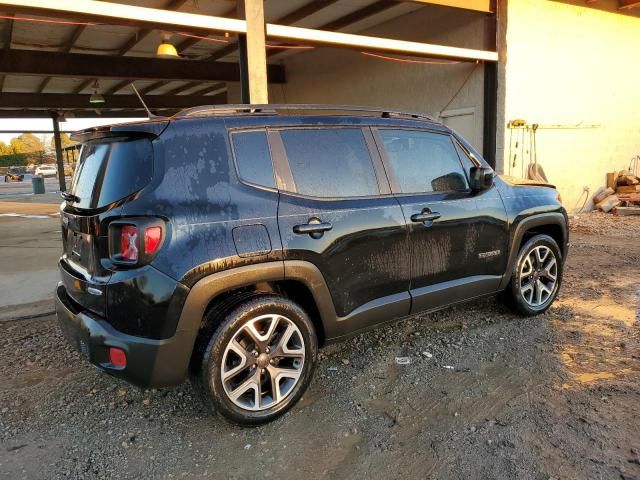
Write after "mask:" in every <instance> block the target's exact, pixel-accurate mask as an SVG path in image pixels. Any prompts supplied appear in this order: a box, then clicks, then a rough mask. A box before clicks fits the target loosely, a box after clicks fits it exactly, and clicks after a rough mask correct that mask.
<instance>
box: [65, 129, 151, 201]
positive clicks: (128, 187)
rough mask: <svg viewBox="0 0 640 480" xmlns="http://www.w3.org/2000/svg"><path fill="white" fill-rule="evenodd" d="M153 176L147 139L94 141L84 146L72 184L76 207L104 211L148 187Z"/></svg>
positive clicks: (149, 144) (149, 143)
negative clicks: (101, 209) (102, 208)
mask: <svg viewBox="0 0 640 480" xmlns="http://www.w3.org/2000/svg"><path fill="white" fill-rule="evenodd" d="M152 174H153V147H152V146H151V142H150V141H149V140H148V139H137V140H129V139H116V140H107V141H94V142H89V143H86V144H85V145H83V147H82V153H81V155H80V159H79V160H78V165H77V167H76V171H75V174H74V177H73V180H72V182H71V189H70V190H71V193H73V194H74V195H75V196H77V197H78V199H79V200H78V201H76V202H75V203H74V206H75V207H77V208H85V209H88V208H101V207H104V206H106V205H109V204H110V203H113V202H115V201H117V200H120V199H122V198H124V197H126V196H127V195H131V194H132V193H134V192H137V191H138V190H140V189H141V188H143V187H145V186H146V185H147V184H148V183H149V182H150V181H151V176H152Z"/></svg>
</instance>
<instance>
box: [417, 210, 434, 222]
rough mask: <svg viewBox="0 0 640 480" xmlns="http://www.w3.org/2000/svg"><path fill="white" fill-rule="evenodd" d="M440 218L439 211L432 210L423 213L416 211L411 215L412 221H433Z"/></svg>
mask: <svg viewBox="0 0 640 480" xmlns="http://www.w3.org/2000/svg"><path fill="white" fill-rule="evenodd" d="M439 218H440V214H439V213H438V212H432V211H428V212H427V211H424V212H421V213H414V214H413V215H411V221H412V222H423V223H424V222H433V221H434V220H437V219H439Z"/></svg>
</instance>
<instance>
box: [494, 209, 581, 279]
mask: <svg viewBox="0 0 640 480" xmlns="http://www.w3.org/2000/svg"><path fill="white" fill-rule="evenodd" d="M546 225H552V226H554V227H560V230H561V232H562V242H561V244H560V245H558V247H559V248H560V253H561V254H562V262H564V261H565V259H566V255H567V246H568V241H569V229H568V226H567V217H566V215H565V214H564V213H563V212H547V213H539V214H536V215H532V216H530V217H525V218H523V219H522V220H520V222H518V224H517V225H516V226H515V229H514V233H513V236H512V238H511V243H510V251H509V259H508V261H507V269H506V272H505V275H504V277H503V279H502V282H501V283H500V289H504V288H506V287H507V285H508V284H509V282H510V281H511V274H512V272H513V269H514V268H515V264H516V261H517V259H518V253H519V251H520V244H521V243H522V239H523V238H524V235H525V233H526V232H528V231H529V230H531V229H532V228H536V227H542V226H546Z"/></svg>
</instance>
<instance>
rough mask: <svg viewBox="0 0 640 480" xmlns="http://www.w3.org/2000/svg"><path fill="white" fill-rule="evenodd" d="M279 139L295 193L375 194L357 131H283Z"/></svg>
mask: <svg viewBox="0 0 640 480" xmlns="http://www.w3.org/2000/svg"><path fill="white" fill-rule="evenodd" d="M280 135H281V137H282V143H283V144H284V148H285V151H286V153H287V158H288V160H289V165H290V167H291V173H292V175H293V180H294V182H295V185H296V191H297V192H298V193H301V194H303V195H311V196H314V197H325V198H328V197H362V196H367V195H377V194H378V193H379V190H378V182H377V180H376V175H375V172H374V170H373V163H372V162H371V157H370V155H369V149H368V148H367V143H366V141H365V139H364V135H363V133H362V130H360V129H359V128H327V129H304V130H302V129H290V130H289V129H287V130H281V131H280Z"/></svg>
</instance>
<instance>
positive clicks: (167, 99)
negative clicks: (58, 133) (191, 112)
mask: <svg viewBox="0 0 640 480" xmlns="http://www.w3.org/2000/svg"><path fill="white" fill-rule="evenodd" d="M223 96H224V97H226V95H220V96H216V97H207V98H203V97H202V96H196V95H148V96H147V97H145V103H147V104H148V105H149V108H151V109H154V108H189V107H194V106H198V105H202V104H208V103H211V102H214V103H215V102H217V101H218V100H219V101H220V103H222V101H223V100H224V99H223ZM104 100H105V101H104V104H100V105H98V106H95V105H90V104H89V100H88V99H87V96H86V95H73V94H66V93H39V94H35V93H3V94H2V97H1V98H0V109H4V110H6V109H13V108H22V109H25V108H26V109H36V110H46V109H52V110H58V109H65V108H70V109H75V108H96V107H97V108H109V109H111V108H124V109H136V108H140V107H141V105H140V100H139V99H138V97H137V96H135V95H104Z"/></svg>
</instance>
